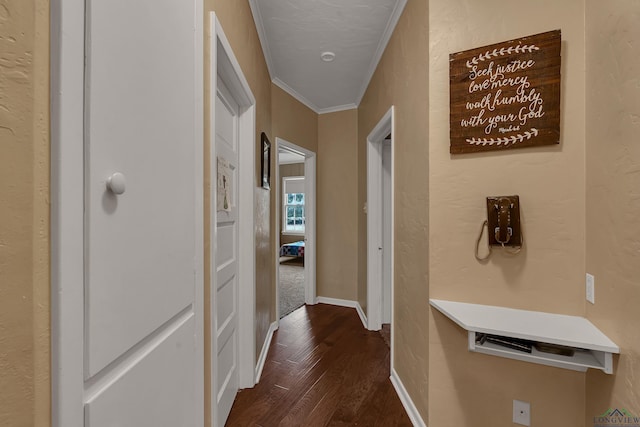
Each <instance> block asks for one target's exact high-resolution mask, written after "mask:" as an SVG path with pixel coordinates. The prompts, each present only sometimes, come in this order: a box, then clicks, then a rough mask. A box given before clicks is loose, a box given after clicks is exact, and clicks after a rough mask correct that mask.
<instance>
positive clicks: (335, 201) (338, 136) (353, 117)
mask: <svg viewBox="0 0 640 427" xmlns="http://www.w3.org/2000/svg"><path fill="white" fill-rule="evenodd" d="M357 144H358V112H357V110H355V109H354V110H347V111H340V112H337V113H328V114H322V115H320V117H319V118H318V158H317V169H318V174H317V176H318V180H317V245H316V248H317V256H318V258H317V268H316V286H317V293H318V296H321V297H329V298H338V299H346V300H350V301H355V300H356V299H357V296H358V291H357V283H358V277H357V276H358V263H357V261H358V257H357V253H358V199H357V194H358V146H357Z"/></svg>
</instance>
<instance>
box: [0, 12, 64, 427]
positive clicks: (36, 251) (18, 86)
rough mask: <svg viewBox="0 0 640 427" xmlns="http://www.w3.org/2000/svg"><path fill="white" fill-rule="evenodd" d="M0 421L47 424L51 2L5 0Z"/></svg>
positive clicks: (0, 44) (0, 114)
mask: <svg viewBox="0 0 640 427" xmlns="http://www.w3.org/2000/svg"><path fill="white" fill-rule="evenodd" d="M0 52H2V54H1V58H0V425H3V426H12V427H13V426H15V427H29V426H35V425H37V426H48V425H50V413H51V405H50V399H51V393H50V388H51V382H50V362H49V360H50V352H49V348H50V327H49V317H50V311H49V310H50V309H49V298H50V297H49V2H48V0H5V1H3V2H1V3H0Z"/></svg>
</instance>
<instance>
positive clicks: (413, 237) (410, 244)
mask: <svg viewBox="0 0 640 427" xmlns="http://www.w3.org/2000/svg"><path fill="white" fill-rule="evenodd" d="M428 23H429V18H428V5H427V1H426V0H410V1H408V2H407V6H406V8H405V10H404V13H403V14H402V17H401V18H400V21H399V22H398V25H397V27H396V30H395V32H394V34H393V36H392V37H391V40H390V41H389V45H388V46H387V49H386V51H385V53H384V55H383V56H382V60H381V61H380V64H379V65H378V68H377V70H376V72H375V73H374V76H373V79H372V80H371V83H370V84H369V88H368V89H367V92H366V94H365V96H364V98H363V99H362V102H361V104H360V108H359V110H358V206H357V212H358V254H359V260H358V301H359V302H360V304H361V305H364V306H366V297H367V293H366V277H367V270H366V268H367V265H366V253H367V249H366V248H367V239H366V236H367V234H366V233H367V226H366V224H367V217H366V215H365V214H364V212H363V210H362V207H363V205H364V202H365V201H366V198H367V191H366V188H367V187H366V138H367V136H368V135H369V133H370V132H371V130H373V127H374V126H375V125H376V124H377V123H378V122H379V121H380V119H381V118H382V117H383V116H384V114H385V113H386V112H387V110H388V109H389V108H390V107H391V106H392V105H395V114H396V126H395V129H396V133H395V135H393V141H394V144H395V152H394V155H395V158H394V163H395V176H394V179H395V185H394V187H395V201H394V208H395V223H394V225H393V226H394V230H395V242H394V243H395V273H394V310H395V312H394V318H393V337H394V341H395V363H394V368H395V370H396V371H397V372H398V375H399V376H400V378H401V379H402V381H403V383H404V385H405V387H406V388H407V390H408V392H409V394H410V395H411V398H412V399H413V402H414V403H415V404H416V406H417V407H418V410H419V411H420V413H421V414H422V416H423V418H424V419H425V421H426V420H427V406H428V401H427V388H428V387H427V385H428V372H427V369H428V364H429V362H428V356H429V352H428V348H427V342H428V337H429V317H428V298H429V278H428V260H429V245H428V230H429V213H428V207H429V206H428V191H427V190H428V188H429V179H430V178H429V138H428V131H429V125H428V123H429V111H428V99H429V90H428V80H427V79H428V76H429V74H428V72H429V70H428V60H429V59H428V58H429V44H428V41H429V33H428V27H427V26H428ZM430 425H433V426H445V425H452V424H435V423H434V424H430Z"/></svg>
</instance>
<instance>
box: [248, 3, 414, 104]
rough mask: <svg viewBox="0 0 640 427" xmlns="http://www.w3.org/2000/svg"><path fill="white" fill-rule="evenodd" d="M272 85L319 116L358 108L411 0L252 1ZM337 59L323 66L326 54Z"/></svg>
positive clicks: (252, 8)
mask: <svg viewBox="0 0 640 427" xmlns="http://www.w3.org/2000/svg"><path fill="white" fill-rule="evenodd" d="M249 3H250V4H251V10H252V12H253V17H254V19H255V22H256V28H257V29H258V34H259V36H260V41H261V43H262V49H263V51H264V54H265V59H266V61H267V65H268V67H269V73H270V75H271V79H272V81H273V82H274V83H275V84H277V85H278V86H280V87H281V88H282V89H284V90H285V91H287V92H289V93H290V94H291V95H293V96H294V97H296V98H297V99H298V100H299V101H301V102H303V103H304V104H306V105H307V106H308V107H310V108H311V109H313V110H314V111H316V112H317V113H325V112H330V111H339V110H345V109H349V108H354V107H356V106H357V105H358V104H359V103H360V100H361V99H362V96H363V95H364V92H365V90H366V88H367V86H368V84H369V80H370V79H371V76H372V75H373V72H374V71H375V68H376V66H377V65H378V61H379V60H380V57H381V56H382V53H383V52H384V48H385V47H386V45H387V42H388V41H389V38H390V37H391V33H392V32H393V29H394V28H395V25H396V23H397V21H398V18H399V17H400V14H401V13H402V10H403V9H404V6H405V4H406V0H249ZM325 51H331V52H334V53H335V55H336V56H335V60H334V61H333V62H323V61H322V59H321V58H320V55H321V53H322V52H325Z"/></svg>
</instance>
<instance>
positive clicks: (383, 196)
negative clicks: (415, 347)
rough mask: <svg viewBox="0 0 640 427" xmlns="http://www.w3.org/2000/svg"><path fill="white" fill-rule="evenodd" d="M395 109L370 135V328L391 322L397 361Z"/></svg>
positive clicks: (368, 311) (368, 258) (368, 271)
mask: <svg viewBox="0 0 640 427" xmlns="http://www.w3.org/2000/svg"><path fill="white" fill-rule="evenodd" d="M393 127H394V108H393V106H392V107H391V108H390V109H389V110H388V111H387V113H386V114H385V115H384V117H383V118H382V119H381V120H380V122H378V124H377V125H376V126H375V127H374V129H373V130H372V131H371V133H370V134H369V136H368V137H367V328H368V329H369V330H372V331H377V330H380V329H381V328H382V326H383V324H385V325H389V327H388V330H389V334H390V347H391V361H392V364H393V355H394V346H393V328H392V327H391V326H392V325H391V323H392V322H393V265H394V261H393V258H394V244H393V235H394V230H393V223H394V219H393V218H394V185H393V182H394V165H393V153H394V144H393V137H394V129H393Z"/></svg>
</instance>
